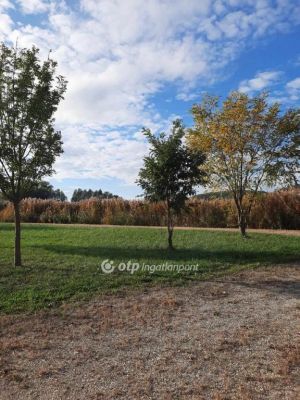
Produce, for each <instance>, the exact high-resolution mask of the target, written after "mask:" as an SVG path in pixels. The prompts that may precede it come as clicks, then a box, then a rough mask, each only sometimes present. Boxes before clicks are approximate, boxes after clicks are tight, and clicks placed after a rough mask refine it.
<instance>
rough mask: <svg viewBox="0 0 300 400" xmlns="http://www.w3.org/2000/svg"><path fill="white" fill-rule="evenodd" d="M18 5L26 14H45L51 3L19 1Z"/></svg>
mask: <svg viewBox="0 0 300 400" xmlns="http://www.w3.org/2000/svg"><path fill="white" fill-rule="evenodd" d="M17 4H18V5H19V6H20V8H21V11H22V12H23V13H24V14H39V13H44V12H47V11H48V9H49V7H50V2H49V1H45V0H17Z"/></svg>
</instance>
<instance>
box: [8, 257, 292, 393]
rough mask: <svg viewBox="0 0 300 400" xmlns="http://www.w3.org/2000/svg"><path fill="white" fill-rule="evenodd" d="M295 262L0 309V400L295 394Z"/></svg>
mask: <svg viewBox="0 0 300 400" xmlns="http://www.w3.org/2000/svg"><path fill="white" fill-rule="evenodd" d="M299 393H300V265H299V266H290V267H279V266H278V267H270V268H267V269H264V270H255V271H248V272H243V273H240V274H237V275H233V276H230V277H227V278H224V279H222V280H221V279H219V280H218V281H210V282H200V283H197V284H193V285H189V286H188V287H180V288H156V289H149V290H148V291H146V292H145V291H137V292H130V293H127V294H126V293H123V294H122V295H112V296H103V297H100V298H97V299H95V300H93V301H90V302H88V303H86V304H82V305H75V304H71V305H65V306H63V307H61V308H60V309H57V310H54V311H48V312H39V313H37V314H36V315H33V316H26V315H21V316H1V317H0V399H1V400H2V399H3V400H10V399H14V400H15V399H22V400H27V399H40V400H50V399H51V400H58V399H61V400H62V399H63V400H69V399H70V400H71V399H72V400H77V399H78V400H79V399H85V400H90V399H91V400H92V399H93V400H96V399H103V400H109V399H123V400H125V399H128V400H129V399H130V400H135V399H136V400H143V399H155V400H171V399H172V400H173V399H180V400H181V399H183V400H185V399H189V400H193V399H204V400H209V399H214V400H222V399H223V400H225V399H230V400H231V399H236V400H246V399H247V400H250V399H254V400H256V399H266V400H275V399H276V400H293V399H294V400H296V399H299Z"/></svg>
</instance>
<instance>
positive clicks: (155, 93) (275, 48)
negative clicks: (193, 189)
mask: <svg viewBox="0 0 300 400" xmlns="http://www.w3.org/2000/svg"><path fill="white" fill-rule="evenodd" d="M0 40H1V41H5V42H6V43H9V44H14V43H16V41H18V44H19V46H24V47H29V46H32V45H33V44H34V45H36V46H38V47H39V48H40V50H41V57H42V58H43V57H46V56H47V54H48V52H49V50H50V49H51V50H52V55H53V58H55V59H56V60H57V61H58V64H59V72H60V73H61V74H63V75H64V76H66V78H67V80H68V81H69V85H68V91H67V94H66V98H65V100H64V102H63V103H62V104H61V106H60V107H59V110H58V112H57V115H56V125H57V128H58V129H60V130H61V131H62V134H63V140H64V150H65V153H64V155H63V156H62V157H61V158H60V159H59V160H57V163H56V166H55V167H56V171H57V173H56V175H55V176H53V177H52V178H51V179H50V181H51V182H52V183H53V184H54V186H55V187H59V188H61V189H63V190H64V191H65V192H66V194H67V195H68V196H70V195H71V194H72V192H73V190H74V189H75V188H77V187H82V188H92V189H99V188H101V189H103V190H108V191H111V192H113V193H115V194H119V195H121V196H124V197H126V198H134V197H135V196H136V195H137V194H140V193H141V192H140V190H139V188H138V187H137V186H136V185H135V180H136V177H137V174H138V171H139V168H140V167H141V165H142V159H143V156H144V155H145V154H146V153H147V151H148V147H147V143H146V142H145V140H144V138H143V136H142V135H141V133H140V130H141V127H142V126H147V127H150V128H151V129H153V130H154V131H156V132H158V131H161V130H167V129H168V127H169V126H170V122H171V121H172V119H174V118H175V117H181V118H182V119H183V120H184V122H185V124H186V125H187V126H189V125H190V124H191V123H192V120H191V116H190V114H189V110H190V108H191V106H192V104H193V103H195V102H198V101H200V100H201V96H202V95H203V93H205V92H209V93H212V94H217V95H221V96H223V97H224V96H226V95H227V94H228V93H229V92H230V91H231V90H236V89H239V90H242V91H244V92H246V93H249V94H250V95H253V94H256V93H258V92H259V91H261V90H266V89H267V90H269V91H270V94H271V101H280V102H281V103H282V107H283V108H286V107H295V106H299V100H300V0H201V1H199V0H148V1H147V2H145V1H144V0H81V1H79V0H78V1H77V0H74V1H71V0H68V1H65V2H63V1H57V0H51V1H46V0H14V1H13V0H0Z"/></svg>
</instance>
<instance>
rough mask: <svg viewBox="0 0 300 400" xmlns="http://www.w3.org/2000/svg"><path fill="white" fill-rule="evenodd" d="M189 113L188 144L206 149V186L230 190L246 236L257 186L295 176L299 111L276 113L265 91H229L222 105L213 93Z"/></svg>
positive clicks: (277, 107)
mask: <svg viewBox="0 0 300 400" xmlns="http://www.w3.org/2000/svg"><path fill="white" fill-rule="evenodd" d="M192 114H193V117H194V127H193V128H192V129H190V130H189V134H188V144H189V147H190V148H191V149H199V150H201V151H203V152H204V153H205V155H206V157H207V162H206V164H205V165H204V170H205V171H206V172H207V175H208V182H209V185H210V186H211V187H212V188H214V189H218V190H229V191H230V192H231V193H232V194H233V198H234V201H235V204H236V207H237V211H238V217H239V225H240V228H241V232H242V234H243V235H245V229H246V225H247V218H248V215H249V213H250V211H251V207H252V204H253V201H254V199H255V196H256V193H257V191H258V190H259V189H260V188H264V187H268V186H269V187H271V186H274V185H276V184H284V185H286V184H289V185H295V183H296V182H297V180H298V177H299V162H300V161H299V160H300V158H299V157H300V152H299V140H300V136H299V129H300V113H299V110H296V109H290V110H287V111H285V112H281V111H280V105H279V104H278V103H274V104H269V102H268V95H267V94H266V93H262V94H260V95H258V96H256V97H253V98H251V97H249V96H248V95H247V94H244V93H239V92H233V93H231V94H230V95H229V96H228V97H227V99H226V100H225V101H224V102H223V104H222V105H221V106H220V105H219V98H218V97H213V96H206V97H205V98H204V100H203V102H202V103H201V104H197V105H194V106H193V108H192ZM246 193H248V196H247V197H248V201H247V202H245V195H246Z"/></svg>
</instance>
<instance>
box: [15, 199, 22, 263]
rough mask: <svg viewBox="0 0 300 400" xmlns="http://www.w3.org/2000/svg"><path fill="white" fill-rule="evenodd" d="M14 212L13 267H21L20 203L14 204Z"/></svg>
mask: <svg viewBox="0 0 300 400" xmlns="http://www.w3.org/2000/svg"><path fill="white" fill-rule="evenodd" d="M14 211H15V267H21V265H22V262H21V214H20V203H19V202H15V203H14Z"/></svg>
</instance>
